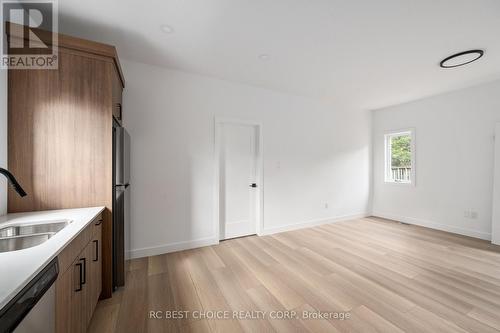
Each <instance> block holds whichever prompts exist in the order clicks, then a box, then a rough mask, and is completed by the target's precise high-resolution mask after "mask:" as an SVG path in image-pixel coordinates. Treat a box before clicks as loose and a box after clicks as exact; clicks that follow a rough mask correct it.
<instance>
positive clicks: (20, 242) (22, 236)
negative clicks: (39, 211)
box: [0, 220, 71, 252]
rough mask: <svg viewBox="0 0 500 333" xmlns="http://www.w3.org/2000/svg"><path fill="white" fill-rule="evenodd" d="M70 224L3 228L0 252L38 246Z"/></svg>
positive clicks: (66, 222)
mask: <svg viewBox="0 0 500 333" xmlns="http://www.w3.org/2000/svg"><path fill="white" fill-rule="evenodd" d="M70 223H71V221H70V220H56V221H40V222H30V223H23V224H15V225H9V226H6V227H3V228H1V229H0V252H9V251H17V250H22V249H27V248H30V247H33V246H37V245H40V244H42V243H43V242H46V241H47V240H48V239H49V238H50V237H52V236H54V235H55V234H56V233H58V232H59V231H61V230H62V229H64V228H65V227H66V226H67V225H69V224H70Z"/></svg>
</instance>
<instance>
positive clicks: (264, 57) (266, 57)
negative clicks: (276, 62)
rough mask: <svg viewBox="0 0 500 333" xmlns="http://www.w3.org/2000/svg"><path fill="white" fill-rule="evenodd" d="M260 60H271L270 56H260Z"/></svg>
mask: <svg viewBox="0 0 500 333" xmlns="http://www.w3.org/2000/svg"><path fill="white" fill-rule="evenodd" d="M259 59H260V60H268V59H269V54H261V55H259Z"/></svg>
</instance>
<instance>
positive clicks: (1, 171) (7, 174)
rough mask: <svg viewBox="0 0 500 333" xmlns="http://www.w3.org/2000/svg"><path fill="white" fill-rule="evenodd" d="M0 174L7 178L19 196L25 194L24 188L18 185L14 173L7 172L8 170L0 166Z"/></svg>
mask: <svg viewBox="0 0 500 333" xmlns="http://www.w3.org/2000/svg"><path fill="white" fill-rule="evenodd" d="M0 174H2V175H4V176H5V178H7V179H8V180H9V183H10V185H12V187H13V188H14V190H16V192H17V193H18V194H19V195H20V196H22V197H25V196H26V192H24V190H23V188H22V187H21V185H19V183H18V182H17V180H16V177H14V175H13V174H11V173H10V172H9V170H5V169H3V168H0Z"/></svg>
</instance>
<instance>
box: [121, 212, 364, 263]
mask: <svg viewBox="0 0 500 333" xmlns="http://www.w3.org/2000/svg"><path fill="white" fill-rule="evenodd" d="M367 216H370V214H368V213H360V214H353V215H344V216H334V217H329V218H324V219H317V220H311V221H306V222H301V223H295V224H288V225H285V226H280V227H273V228H267V229H264V230H263V231H262V232H261V236H263V235H271V234H275V233H279V232H284V231H291V230H297V229H303V228H310V227H314V226H318V225H322V224H327V223H335V222H340V221H347V220H354V219H359V218H363V217H367ZM218 243H219V240H218V239H217V238H216V237H208V238H201V239H195V240H190V241H184V242H177V243H170V244H165V245H160V246H152V247H145V248H141V249H135V250H131V251H127V252H126V253H125V259H126V260H128V259H137V258H143V257H151V256H156V255H160V254H165V253H171V252H177V251H183V250H189V249H195V248H198V247H203V246H210V245H215V244H218Z"/></svg>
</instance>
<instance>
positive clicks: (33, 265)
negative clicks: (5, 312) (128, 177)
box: [0, 207, 104, 309]
mask: <svg viewBox="0 0 500 333" xmlns="http://www.w3.org/2000/svg"><path fill="white" fill-rule="evenodd" d="M103 210H104V207H92V208H78V209H62V210H47V211H41V212H29V213H16V214H7V215H5V216H0V229H1V228H3V227H6V226H9V225H11V224H18V223H27V222H39V221H48V220H64V219H66V220H71V221H72V222H71V223H70V224H69V225H68V226H66V227H65V228H64V229H62V230H61V231H59V232H58V233H56V234H55V235H54V236H52V237H51V238H50V239H48V240H47V241H46V242H44V243H42V244H40V245H37V246H34V247H31V248H28V249H24V250H19V251H11V252H3V253H0V267H1V273H0V309H1V308H3V307H4V306H5V305H6V304H7V303H8V302H9V301H10V300H11V299H12V298H13V297H14V296H16V295H17V294H18V293H19V291H21V290H22V289H23V288H24V287H25V286H26V285H27V284H28V283H29V282H30V281H31V280H32V279H33V278H34V277H35V276H36V275H37V274H38V273H39V272H40V271H41V270H42V269H43V268H44V267H45V266H46V265H47V264H48V263H50V261H51V260H52V259H54V258H55V257H56V256H57V255H58V254H59V253H60V252H61V251H62V250H63V249H64V248H65V247H66V245H67V244H69V243H70V242H71V241H72V240H73V239H74V238H75V237H76V236H77V235H78V234H79V233H80V232H81V231H82V230H83V229H84V228H85V227H86V226H87V225H88V224H89V223H90V222H92V220H94V219H95V217H97V215H99V213H101V212H102V211H103Z"/></svg>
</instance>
